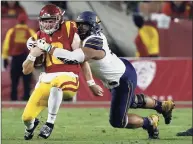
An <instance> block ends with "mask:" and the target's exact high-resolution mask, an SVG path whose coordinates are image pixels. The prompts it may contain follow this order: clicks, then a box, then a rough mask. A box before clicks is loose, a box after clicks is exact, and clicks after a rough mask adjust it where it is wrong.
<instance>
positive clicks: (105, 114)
mask: <svg viewBox="0 0 193 144" xmlns="http://www.w3.org/2000/svg"><path fill="white" fill-rule="evenodd" d="M22 112H23V109H16V108H6V109H2V144H191V143H192V137H176V136H175V135H176V133H177V132H179V131H183V130H186V129H187V128H190V127H191V126H192V110H191V109H175V110H174V113H173V121H172V123H171V124H170V125H165V124H164V119H163V117H161V119H160V126H159V128H160V139H159V140H147V133H146V131H144V130H143V129H141V128H140V129H135V130H129V129H115V128H112V127H111V126H110V124H109V123H108V118H109V109H103V108H86V109H84V108H68V109H64V108H61V109H60V112H59V114H58V117H57V120H56V123H55V129H54V131H53V133H52V135H51V136H50V137H49V138H48V139H47V140H44V139H40V138H38V137H37V135H38V132H39V129H40V126H41V125H42V124H43V122H45V121H46V118H47V110H45V111H44V112H43V113H42V114H41V115H40V116H39V118H40V120H41V121H42V122H41V124H40V126H39V127H38V128H37V129H36V132H35V136H34V138H33V139H32V140H31V141H24V140H23V134H24V125H23V123H22V121H21V115H22ZM130 112H134V113H137V114H139V115H141V116H147V115H150V114H153V113H155V111H151V110H130Z"/></svg>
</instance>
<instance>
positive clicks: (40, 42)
mask: <svg viewBox="0 0 193 144" xmlns="http://www.w3.org/2000/svg"><path fill="white" fill-rule="evenodd" d="M37 47H38V48H40V49H42V50H44V51H46V52H49V51H50V50H51V49H52V45H51V44H49V43H46V41H45V40H43V39H38V40H37Z"/></svg>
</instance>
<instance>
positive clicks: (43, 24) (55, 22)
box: [39, 4, 64, 34]
mask: <svg viewBox="0 0 193 144" xmlns="http://www.w3.org/2000/svg"><path fill="white" fill-rule="evenodd" d="M63 14H64V12H62V10H61V9H60V8H59V7H57V6H56V5H53V4H48V5H46V6H44V7H43V8H42V9H41V11H40V14H39V26H40V30H41V31H43V32H45V33H46V34H52V33H54V32H55V31H56V30H58V29H59V28H60V24H61V23H62V21H63Z"/></svg>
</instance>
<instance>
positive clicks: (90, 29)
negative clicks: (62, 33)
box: [76, 11, 101, 40]
mask: <svg viewBox="0 0 193 144" xmlns="http://www.w3.org/2000/svg"><path fill="white" fill-rule="evenodd" d="M100 22H101V21H100V19H99V18H98V16H97V15H96V13H94V12H91V11H84V12H82V13H81V14H80V15H79V16H78V18H77V19H76V23H77V27H78V34H79V36H80V39H81V40H84V39H85V38H86V37H88V36H90V35H92V34H97V33H99V32H100V31H101V28H100Z"/></svg>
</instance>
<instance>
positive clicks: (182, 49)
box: [1, 1, 193, 144]
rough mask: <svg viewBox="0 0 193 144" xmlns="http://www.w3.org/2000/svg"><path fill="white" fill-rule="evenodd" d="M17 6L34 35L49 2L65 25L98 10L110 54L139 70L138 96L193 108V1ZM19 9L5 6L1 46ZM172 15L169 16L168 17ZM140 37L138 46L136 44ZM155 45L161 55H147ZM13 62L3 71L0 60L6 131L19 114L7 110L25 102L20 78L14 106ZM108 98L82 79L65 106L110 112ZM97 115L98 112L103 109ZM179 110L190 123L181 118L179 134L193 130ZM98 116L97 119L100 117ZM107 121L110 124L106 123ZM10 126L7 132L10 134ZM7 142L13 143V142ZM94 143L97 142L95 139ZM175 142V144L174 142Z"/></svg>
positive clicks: (90, 2) (29, 4)
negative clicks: (141, 21) (143, 27)
mask: <svg viewBox="0 0 193 144" xmlns="http://www.w3.org/2000/svg"><path fill="white" fill-rule="evenodd" d="M17 3H19V5H20V6H21V7H22V8H23V9H24V11H25V12H26V13H27V15H28V17H29V20H28V22H27V24H28V25H29V26H30V27H31V28H32V29H34V30H35V31H37V30H38V26H39V25H38V14H39V12H40V10H41V8H42V7H43V6H44V5H45V4H48V3H54V4H56V5H58V6H59V7H61V8H62V9H63V10H65V11H66V13H65V15H64V18H65V20H75V19H76V17H77V16H78V14H79V13H81V12H83V11H86V10H90V11H95V12H96V13H97V14H98V16H99V18H100V19H101V21H102V28H103V32H104V33H105V34H106V36H107V38H108V41H109V44H110V48H111V49H112V51H113V52H114V53H116V54H117V55H118V56H119V57H126V58H127V59H128V60H129V61H131V62H132V64H133V65H134V67H135V68H136V70H137V73H138V87H137V90H136V92H142V93H145V94H148V95H150V96H152V97H154V98H156V99H160V100H167V99H172V100H174V101H175V102H176V104H177V105H176V106H177V108H185V107H186V108H191V107H192V9H193V7H192V6H193V5H192V2H191V1H190V2H185V3H184V2H181V3H178V2H177V3H175V2H174V3H173V2H165V1H162V2H150V1H141V2H139V1H137V2H134V1H131V2H129V1H103V2H93V1H86V2H84V1H81V2H79V1H65V2H64V1H54V2H47V1H44V2H40V1H30V2H28V1H19V2H17ZM177 5H181V7H183V8H181V9H180V10H176V8H179V7H180V6H177ZM174 7H175V8H174ZM17 9H18V8H17V6H16V7H12V8H9V7H8V6H7V2H5V1H1V45H3V43H4V40H5V35H6V33H7V31H8V29H10V28H11V27H13V26H15V25H16V23H17V13H18V11H17ZM168 9H169V10H168ZM14 10H15V12H14ZM168 11H171V12H170V13H169V12H168ZM141 14H143V15H142V18H143V19H144V21H145V24H144V25H147V26H151V29H148V30H143V31H142V30H141V31H140V29H141V28H139V27H137V25H136V21H134V19H135V18H141ZM135 20H136V19H135ZM146 22H147V23H146ZM149 23H150V24H149ZM154 30H156V33H157V34H158V35H156V33H153V32H152V31H154ZM142 33H143V34H142ZM139 37H140V42H139V41H138V39H139ZM146 43H149V44H146ZM156 44H157V45H158V46H157V49H158V50H156V53H155V55H154V54H151V53H150V52H149V51H151V50H149V49H152V48H154V47H153V46H151V45H156ZM148 46H149V47H148ZM155 47H156V46H155ZM2 48H3V47H2ZM145 49H148V50H145ZM1 50H3V49H1ZM144 50H145V51H147V53H145V54H144V53H143V52H144ZM140 55H141V56H140ZM10 61H11V56H10V57H9V62H8V63H9V65H8V67H7V68H6V69H5V68H4V59H3V58H2V67H1V69H2V72H1V100H2V107H3V108H5V109H4V110H3V113H2V120H3V119H4V118H5V119H6V121H3V124H5V125H7V126H8V125H9V124H11V123H12V122H11V121H8V123H7V119H11V117H10V116H11V115H9V116H8V115H7V114H8V113H11V114H13V115H14V113H15V112H14V111H13V110H12V109H11V110H10V109H6V108H15V107H19V108H23V107H24V106H25V101H22V95H23V91H24V90H23V86H22V79H21V80H20V82H19V85H18V99H17V100H14V101H13V100H11V98H10V91H11V89H10V86H11V80H10ZM38 75H39V70H37V71H36V72H34V73H33V81H32V83H31V90H33V87H34V86H35V83H36V80H37V77H38ZM96 81H97V83H98V84H100V85H102V83H101V82H100V81H99V80H98V79H96ZM104 89H105V88H104ZM110 99H111V97H110V93H109V92H108V90H107V89H105V95H104V97H101V98H98V97H95V96H93V94H92V93H91V91H90V90H89V88H88V87H87V84H86V82H85V80H84V77H83V75H82V74H81V76H80V89H79V91H78V94H77V96H76V97H75V98H74V99H70V100H64V101H67V102H66V103H65V102H64V104H63V106H64V107H71V108H76V107H77V108H78V107H83V108H87V107H95V108H107V107H109V101H110ZM98 110H99V111H100V109H98ZM18 111H19V112H18ZM178 111H179V113H175V117H177V119H178V118H179V117H181V116H182V117H183V115H182V114H187V115H188V118H187V120H188V119H189V122H188V121H187V120H186V122H185V123H183V122H182V119H183V118H182V119H181V120H180V121H179V120H178V123H175V124H176V125H180V124H181V122H182V123H183V124H182V126H181V127H177V128H175V132H177V131H178V130H183V129H186V128H188V127H190V125H191V121H192V120H191V119H192V117H191V114H192V112H190V111H191V109H188V110H185V111H183V110H178ZM103 112H106V110H103ZM176 112H177V111H176ZM186 112H187V113H186ZM18 113H19V114H18ZM21 113H22V110H17V114H15V116H16V117H17V116H19V118H18V119H20V114H21ZM78 113H79V112H78ZM85 113H87V112H85ZM89 113H92V112H89ZM94 113H95V112H94ZM105 114H106V113H105ZM83 115H84V114H83ZM4 116H5V117H4ZM94 116H98V115H97V114H96V115H94ZM105 116H106V115H105ZM105 116H104V117H105ZM60 117H61V116H60ZM83 117H84V116H83ZM75 118H77V117H75ZM72 119H73V117H72ZM105 119H106V122H107V121H108V118H105ZM59 123H60V122H59ZM20 125H21V123H20ZM69 125H70V124H69ZM83 125H84V124H83ZM2 126H3V125H2ZM7 126H6V127H3V128H4V129H7ZM174 127H175V126H174ZM163 129H167V127H163ZM18 130H19V127H18ZM22 132H23V131H22ZM104 133H105V132H104ZM121 133H123V132H121ZM168 133H170V131H168ZM64 135H65V134H64ZM12 136H13V137H14V135H11V134H8V135H7V136H5V135H4V134H3V142H5V143H6V144H7V143H12V142H13V140H14V139H10V138H9V137H12ZM164 136H165V135H164ZM19 137H22V136H19ZM53 137H54V136H53ZM166 137H167V136H166ZM8 139H10V141H9V140H8ZM16 139H17V138H16ZM21 139H22V138H21ZM73 139H76V138H73ZM85 139H86V138H85ZM99 139H100V138H99ZM134 139H135V138H134ZM177 140H179V139H177ZM186 140H187V141H186V142H187V143H190V139H186ZM95 141H97V139H96V140H95ZM36 142H37V141H36ZM181 142H183V140H182V141H180V140H179V143H181ZM72 143H73V142H72ZM90 143H91V142H90ZM162 143H163V142H162ZM171 143H174V141H173V142H171ZM175 143H176V144H177V143H178V142H177V141H175Z"/></svg>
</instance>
